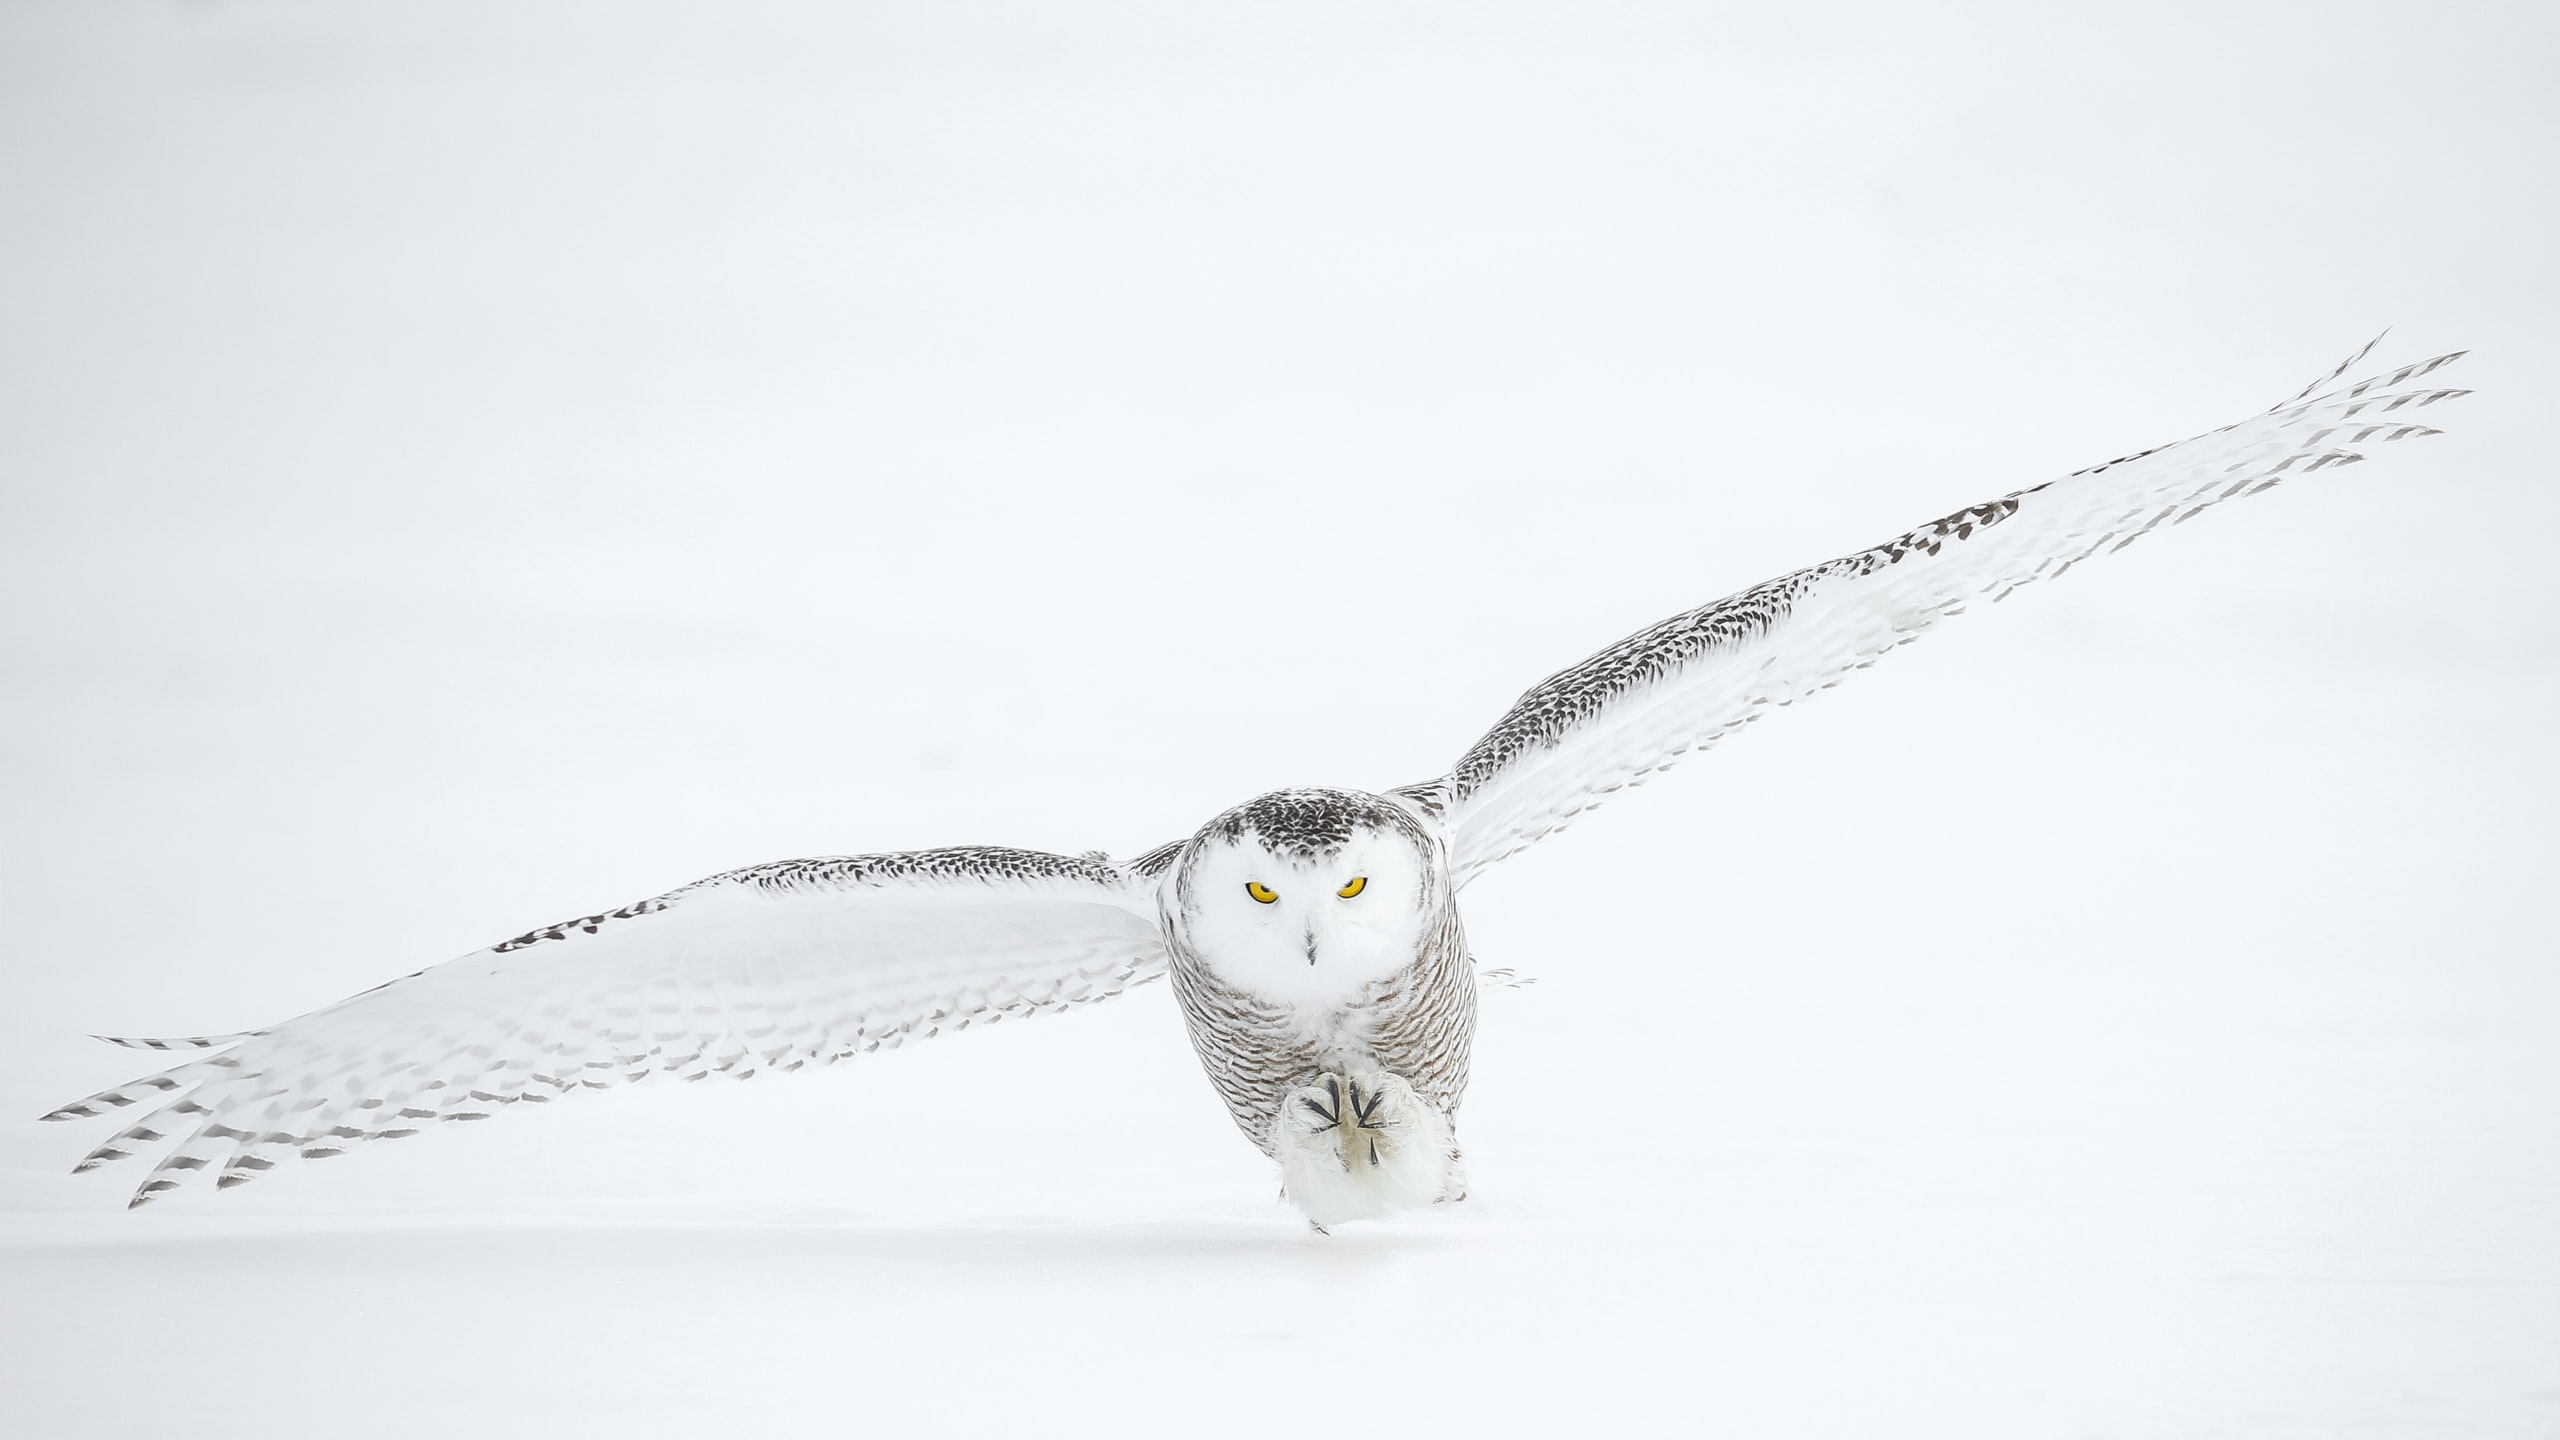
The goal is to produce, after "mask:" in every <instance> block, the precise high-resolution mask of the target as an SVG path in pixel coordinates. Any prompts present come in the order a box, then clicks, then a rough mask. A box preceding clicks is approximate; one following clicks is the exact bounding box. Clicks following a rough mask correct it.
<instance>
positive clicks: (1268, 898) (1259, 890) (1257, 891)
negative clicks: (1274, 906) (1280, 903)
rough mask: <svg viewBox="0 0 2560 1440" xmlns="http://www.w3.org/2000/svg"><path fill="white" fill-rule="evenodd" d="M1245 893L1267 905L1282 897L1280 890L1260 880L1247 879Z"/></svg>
mask: <svg viewBox="0 0 2560 1440" xmlns="http://www.w3.org/2000/svg"><path fill="white" fill-rule="evenodd" d="M1244 893H1246V894H1247V895H1250V896H1252V897H1253V898H1254V899H1256V900H1259V901H1261V902H1262V903H1263V904H1265V905H1268V904H1270V903H1271V902H1272V901H1274V900H1277V899H1279V898H1280V892H1279V891H1277V890H1274V889H1272V888H1271V887H1270V886H1268V885H1265V884H1263V883H1262V882H1261V881H1259V880H1247V881H1246V882H1244Z"/></svg>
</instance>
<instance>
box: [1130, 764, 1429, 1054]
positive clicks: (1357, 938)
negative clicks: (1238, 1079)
mask: <svg viewBox="0 0 2560 1440" xmlns="http://www.w3.org/2000/svg"><path fill="white" fill-rule="evenodd" d="M1336 793H1339V792H1304V791H1283V792H1280V794H1279V795H1275V796H1265V797H1263V798H1262V799H1261V800H1257V801H1255V802H1253V804H1251V805H1248V806H1245V807H1242V808H1240V809H1239V810H1237V811H1235V812H1231V813H1230V814H1229V815H1228V816H1222V817H1220V818H1219V819H1218V820H1215V821H1212V822H1210V824H1209V826H1208V827H1207V828H1206V829H1204V830H1203V831H1202V832H1201V834H1200V835H1199V836H1198V838H1197V839H1196V840H1195V841H1194V843H1193V844H1192V846H1191V848H1190V849H1189V851H1187V852H1186V854H1185V855H1184V857H1183V865H1182V872H1181V874H1180V876H1179V878H1178V881H1177V885H1176V889H1175V892H1174V896H1173V902H1174V903H1173V907H1172V908H1173V909H1174V910H1175V911H1176V912H1177V919H1176V923H1178V924H1180V925H1181V927H1182V934H1183V939H1184V941H1185V942H1186V943H1187V944H1188V945H1189V947H1190V948H1191V950H1192V951H1193V952H1194V953H1195V954H1197V955H1198V956H1199V957H1200V958H1201V960H1202V961H1203V962H1204V963H1205V964H1207V966H1208V967H1209V968H1210V969H1212V970H1214V971H1215V972H1216V973H1217V974H1218V976H1219V977H1220V978H1221V979H1223V980H1225V981H1226V982H1227V983H1228V984H1231V985H1233V986H1235V987H1236V988H1238V989H1240V990H1245V991H1248V992H1250V993H1252V994H1256V995H1260V996H1263V997H1266V998H1268V999H1272V1000H1280V1001H1286V1002H1289V1003H1291V1004H1295V1005H1323V1004H1327V1003H1330V1002H1333V1001H1336V1000H1340V999H1343V998H1345V997H1347V996H1350V995H1352V994H1354V993H1356V992H1358V991H1359V990H1360V989H1361V988H1362V987H1364V986H1366V985H1367V984H1368V983H1369V982H1371V981H1373V980H1377V979H1381V978H1383V977H1385V976H1388V975H1392V974H1394V973H1395V972H1396V971H1398V970H1401V969H1403V968H1404V967H1405V966H1407V965H1410V964H1412V963H1413V960H1414V957H1415V955H1417V954H1418V953H1419V952H1420V950H1421V948H1422V941H1423V937H1424V935H1425V934H1426V933H1427V932H1428V931H1429V930H1430V928H1431V926H1432V924H1433V922H1434V919H1435V917H1436V916H1437V914H1438V909H1439V906H1440V904H1441V903H1442V902H1443V899H1444V897H1441V896H1438V895H1435V894H1432V893H1429V892H1430V891H1431V890H1432V889H1434V888H1435V887H1436V886H1437V884H1438V878H1437V877H1438V867H1437V866H1436V865H1435V864H1433V863H1432V861H1431V860H1430V859H1429V858H1427V855H1426V851H1425V850H1424V848H1423V847H1424V846H1425V845H1426V844H1428V842H1427V841H1425V840H1424V839H1423V838H1422V837H1421V836H1420V835H1418V834H1416V833H1414V831H1413V830H1412V829H1411V828H1410V827H1409V826H1408V825H1407V824H1402V823H1397V821H1396V820H1391V819H1387V818H1384V817H1364V816H1360V815H1357V814H1356V813H1355V814H1351V815H1341V814H1339V813H1337V815H1336V816H1333V817H1328V818H1334V819H1335V820H1336V821H1337V823H1336V825H1335V826H1334V827H1333V829H1332V833H1330V834H1326V835H1322V836H1321V837H1320V839H1321V840H1330V841H1333V842H1335V843H1331V844H1325V843H1317V844H1307V843H1304V835H1303V833H1302V832H1297V831H1293V830H1290V829H1288V828H1285V824H1284V823H1281V822H1285V821H1286V819H1287V818H1288V817H1287V815H1286V814H1285V812H1283V813H1282V814H1281V815H1279V816H1277V817H1275V816H1274V815H1273V814H1272V813H1271V812H1272V810H1273V809H1274V802H1279V801H1285V800H1289V799H1295V798H1296V797H1299V796H1308V797H1310V799H1312V798H1313V797H1316V796H1331V795H1333V794H1336ZM1346 798H1348V797H1346ZM1358 799H1359V800H1360V801H1363V802H1366V804H1367V805H1368V806H1381V805H1383V804H1384V803H1385V802H1383V801H1378V800H1376V799H1375V798H1374V797H1369V796H1360V797H1358ZM1257 812H1259V813H1257ZM1399 818H1400V817H1399ZM1257 819H1260V820H1263V821H1264V822H1266V824H1268V825H1269V827H1270V829H1271V830H1274V831H1278V832H1280V833H1279V834H1278V835H1277V836H1273V835H1269V834H1267V833H1266V832H1265V831H1264V830H1262V829H1258V828H1257V827H1256V825H1255V823H1254V822H1255V821H1256V820H1257ZM1293 840H1294V841H1295V842H1296V843H1292V842H1293ZM1346 890H1349V891H1351V892H1353V893H1351V894H1348V895H1346V894H1344V893H1343V892H1344V891H1346Z"/></svg>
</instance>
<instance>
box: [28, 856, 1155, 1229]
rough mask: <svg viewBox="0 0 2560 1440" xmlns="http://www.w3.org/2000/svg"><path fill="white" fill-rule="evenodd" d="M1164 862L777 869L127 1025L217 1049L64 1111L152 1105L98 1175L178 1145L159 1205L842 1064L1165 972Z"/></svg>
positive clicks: (100, 1158) (876, 863)
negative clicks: (305, 1168)
mask: <svg viewBox="0 0 2560 1440" xmlns="http://www.w3.org/2000/svg"><path fill="white" fill-rule="evenodd" d="M1151 874H1152V872H1146V871H1142V870H1141V868H1140V867H1138V866H1124V865H1116V864H1113V863H1111V862H1110V861H1108V860H1106V859H1104V858H1102V857H1101V856H1098V855H1096V856H1089V857H1084V858H1079V859H1070V858H1067V857H1064V856H1058V855H1044V854H1040V853H1038V852H1035V851H1029V850H1001V849H961V850H924V851H917V852H913V853H910V854H900V855H859V856H844V857H835V858H828V859H817V860H787V861H782V862H778V863H776V864H771V865H760V866H756V867H754V868H752V869H747V870H738V871H733V872H731V873H729V874H726V875H715V876H713V877H712V878H710V879H708V880H703V881H700V882H698V883H696V884H693V885H688V886H686V887H685V888H683V889H681V890H677V891H673V892H671V893H669V894H666V895H661V896H659V897H658V898H656V899H654V900H642V901H639V902H637V903H634V904H631V905H626V906H624V907H623V908H621V909H619V910H612V911H608V912H606V913H604V914H601V915H589V916H585V917H583V918H581V919H577V920H569V921H564V922H562V923H560V924H558V925H554V926H551V927H549V928H547V929H542V930H535V931H532V932H530V933H527V934H524V935H519V936H517V937H516V938H515V939H513V940H509V941H506V942H504V943H503V944H498V945H492V946H490V947H489V948H488V949H485V950H480V951H475V952H473V953H472V954H469V955H465V956H463V957H462V958H460V959H458V960H453V961H449V962H447V963H445V964H442V965H437V966H434V967H432V968H429V969H426V970H421V971H419V972H417V973H416V974H414V975H411V976H408V977H406V978H404V979H400V980H394V981H392V982H390V983H389V984H387V985H382V986H378V987H376V988H374V989H372V990H368V991H365V992H364V993H363V994H361V995H356V996H353V997H350V998H349V999H346V1000H342V1001H339V1002H338V1003H337V1004H335V1005H331V1006H329V1007H327V1008H326V1009H322V1010H315V1011H313V1012H311V1013H310V1014H308V1015H304V1016H302V1017H300V1018H298V1019H293V1020H287V1021H285V1022H283V1023H281V1024H278V1025H273V1026H270V1027H268V1028H266V1029H264V1030H252V1031H248V1032H246V1033H243V1034H238V1035H216V1036H202V1037H196V1038H191V1039H183V1040H118V1041H116V1042H114V1043H116V1044H119V1045H130V1046H136V1047H140V1048H146V1049H159V1050H190V1051H198V1052H205V1053H199V1054H197V1055H196V1056H195V1057H194V1058H191V1059H188V1060H186V1061H185V1062H183V1063H181V1064H178V1065H176V1066H173V1067H172V1068H170V1069H167V1070H163V1071H161V1072H160V1073H158V1074H156V1075H151V1076H147V1077H145V1078H143V1079H141V1080H137V1081H134V1082H132V1083H131V1084H127V1085H120V1086H117V1087H116V1088H114V1089H112V1090H105V1091H101V1092H99V1093H98V1094H96V1095H92V1096H90V1097H89V1098H87V1099H85V1100H80V1101H76V1102H74V1103H72V1104H70V1105H66V1106H64V1107H62V1108H61V1109H59V1110H56V1111H54V1112H53V1113H52V1114H50V1115H47V1116H45V1117H44V1118H45V1119H47V1120H72V1119H80V1118H83V1117H87V1116H93V1115H101V1114H106V1113H109V1112H111V1111H118V1110H125V1109H129V1108H132V1107H136V1106H145V1107H148V1109H149V1113H147V1114H145V1115H143V1116H142V1117H141V1119H139V1120H138V1121H136V1122H135V1123H133V1124H131V1125H129V1126H127V1127H126V1128H125V1129H124V1130H122V1131H121V1132H119V1133H118V1134H117V1135H116V1136H115V1137H114V1138H113V1139H111V1140H109V1141H107V1143H105V1144H104V1145H101V1146H99V1147H98V1148H97V1149H96V1150H94V1151H92V1152H90V1154H89V1156H88V1158H86V1159H84V1160H82V1161H81V1162H80V1164H79V1166H78V1167H77V1168H78V1169H80V1170H89V1169H94V1168H96V1167H97V1166H100V1165H105V1164H110V1163H112V1162H115V1161H118V1160H124V1159H128V1158H131V1157H133V1156H135V1155H137V1154H141V1153H143V1152H145V1151H147V1150H151V1149H155V1148H156V1147H158V1146H160V1145H163V1144H166V1143H168V1142H170V1141H175V1142H176V1146H175V1148H174V1149H173V1150H171V1151H170V1152H169V1153H168V1155H167V1157H166V1158H164V1159H162V1160H161V1161H160V1162H159V1164H158V1166H157V1167H156V1168H155V1169H153V1170H152V1171H151V1173H150V1174H149V1175H148V1176H146V1177H145V1178H144V1180H143V1182H142V1185H141V1188H140V1189H139V1190H137V1191H135V1192H134V1196H133V1202H132V1203H133V1204H135V1205H142V1204H145V1203H148V1202H149V1201H150V1200H152V1199H154V1198H156V1197H157V1196H159V1195H161V1194H163V1193H165V1192H167V1191H169V1190H172V1189H175V1188H177V1186H179V1185H180V1184H182V1183H184V1182H185V1181H186V1180H188V1179H189V1178H190V1177H194V1176H199V1175H207V1174H210V1175H213V1176H214V1177H216V1179H215V1183H216V1184H217V1185H218V1186H221V1187H224V1188H227V1187H230V1186H233V1185H240V1184H245V1183H246V1182H248V1181H250V1180H253V1179H255V1178H257V1177H258V1176H259V1175H261V1174H263V1173H265V1172H266V1171H267V1170H270V1169H272V1168H274V1166H275V1165H276V1163H277V1162H278V1161H280V1160H286V1159H290V1158H292V1157H294V1156H296V1155H299V1156H301V1157H303V1158H305V1159H318V1158H321V1157H325V1156H330V1155H336V1154H339V1153H341V1152H342V1151H344V1150H345V1149H346V1148H347V1147H348V1146H350V1145H353V1144H354V1143H356V1142H357V1141H359V1140H375V1139H388V1138H395V1137H399V1136H406V1135H414V1134H416V1133H418V1132H419V1131H420V1130H423V1129H427V1128H430V1127H432V1126H434V1125H438V1124H441V1123H443V1122H445V1121H456V1120H485V1119H487V1118H489V1117H490V1116H492V1115H495V1114H497V1113H498V1112H499V1111H501V1110H503V1109H505V1108H506V1107H508V1106H510V1105H515V1104H518V1103H542V1102H547V1101H550V1100H552V1099H555V1098H557V1097H559V1096H562V1095H571V1094H575V1093H577V1092H579V1091H581V1090H595V1089H604V1088H607V1087H610V1086H614V1085H620V1084H624V1083H626V1082H630V1081H636V1080H645V1079H647V1078H649V1077H650V1076H653V1075H682V1076H683V1077H684V1078H686V1079H688V1080H700V1079H702V1078H704V1077H706V1076H710V1075H730V1076H735V1077H738V1078H740V1079H744V1078H746V1077H748V1076H751V1075H754V1074H756V1073H758V1072H759V1071H767V1070H797V1069H799V1068H800V1067H802V1066H803V1065H807V1064H810V1063H812V1062H815V1063H818V1064H826V1063H829V1062H832V1061H837V1060H843V1059H846V1058H849V1057H851V1056H853V1055H857V1054H862V1053H864V1052H867V1051H872V1050H877V1049H881V1048H882V1047H884V1046H886V1047H895V1046H897V1045H900V1044H902V1043H904V1042H906V1041H907V1040H910V1039H917V1038H923V1037H929V1036H933V1035H938V1034H940V1033H942V1032H943V1031H945V1030H960V1029H965V1028H967V1027H968V1026H970V1025H973V1024H992V1023H993V1022H995V1021H997V1020H1001V1019H1003V1018H1005V1017H1006V1016H1010V1015H1036V1014H1041V1013H1045V1012H1048V1011H1053V1010H1064V1009H1067V1008H1069V1007H1072V1006H1076V1005H1083V1004H1090V1003H1092V1002H1093V1001H1097V1000H1107V999H1109V998H1111V997H1112V996H1115V995H1118V994H1119V993H1121V992H1122V991H1123V990H1126V989H1128V988H1129V987H1130V986H1133V985H1141V984H1144V983H1146V982H1147V981H1149V980H1153V979H1155V978H1156V977H1158V976H1160V975H1162V974H1163V973H1164V968H1165V955H1164V946H1163V941H1162V940H1161V938H1160V937H1159V935H1158V933H1157V929H1156V921H1155V899H1154V897H1155V881H1154V879H1153V878H1151Z"/></svg>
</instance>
